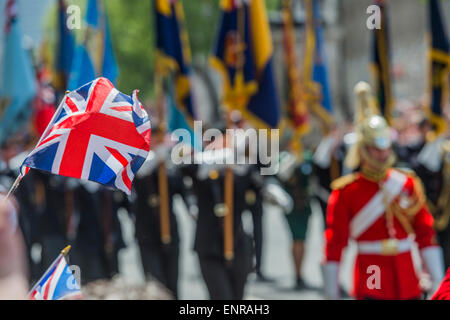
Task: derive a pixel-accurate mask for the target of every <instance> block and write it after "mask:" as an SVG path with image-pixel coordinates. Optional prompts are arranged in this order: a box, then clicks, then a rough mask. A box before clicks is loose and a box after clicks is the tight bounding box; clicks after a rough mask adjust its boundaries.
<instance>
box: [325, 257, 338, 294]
mask: <svg viewBox="0 0 450 320" xmlns="http://www.w3.org/2000/svg"><path fill="white" fill-rule="evenodd" d="M322 273H323V282H324V294H325V298H326V299H330V300H337V299H339V283H338V280H339V262H327V263H326V264H324V265H323V266H322Z"/></svg>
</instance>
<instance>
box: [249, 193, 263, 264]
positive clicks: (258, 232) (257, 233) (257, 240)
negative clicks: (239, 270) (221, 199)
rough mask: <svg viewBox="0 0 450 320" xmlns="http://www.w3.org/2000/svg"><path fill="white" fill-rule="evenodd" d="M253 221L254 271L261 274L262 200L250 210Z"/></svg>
mask: <svg viewBox="0 0 450 320" xmlns="http://www.w3.org/2000/svg"><path fill="white" fill-rule="evenodd" d="M250 212H251V213H252V221H253V241H254V249H255V258H256V265H255V271H256V272H257V273H261V260H262V247H263V208H262V199H261V201H258V202H257V203H255V205H254V206H253V207H252V208H251V211H250Z"/></svg>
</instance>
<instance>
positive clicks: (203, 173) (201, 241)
mask: <svg viewBox="0 0 450 320" xmlns="http://www.w3.org/2000/svg"><path fill="white" fill-rule="evenodd" d="M215 142H219V144H220V143H226V141H225V139H223V141H215ZM221 148H222V147H221V146H220V147H219V149H221ZM222 150H224V149H222ZM210 151H213V150H210ZM219 153H220V152H219ZM212 154H213V152H212V153H209V154H207V153H205V152H204V153H203V157H208V156H210V155H212ZM212 157H214V155H212ZM182 170H183V173H184V174H185V175H188V176H190V177H191V178H192V181H193V185H192V188H193V192H194V193H195V194H196V197H197V199H198V218H197V228H196V234H195V242H194V250H195V251H196V252H197V254H198V258H199V262H200V271H201V273H202V276H203V279H204V281H205V283H206V287H207V288H208V292H209V297H210V299H212V300H241V299H243V297H244V289H245V285H246V282H247V277H248V274H249V273H250V271H251V270H252V267H253V263H252V259H253V252H252V251H253V245H252V240H251V238H250V236H249V235H247V234H246V233H245V231H244V228H243V226H242V219H241V214H242V212H243V211H244V210H245V208H246V207H247V204H246V202H245V191H246V190H248V189H249V188H250V185H251V184H252V182H253V181H252V179H251V170H250V166H247V165H236V166H233V167H232V170H233V172H232V174H233V185H232V188H233V190H232V197H233V203H232V206H233V210H232V217H233V218H232V220H233V224H232V233H233V243H232V250H233V257H232V258H231V259H230V257H225V254H224V245H225V238H226V234H225V232H224V223H225V219H226V218H227V217H226V204H225V203H226V199H225V196H224V194H225V180H226V179H225V175H226V170H229V169H226V168H225V167H224V166H223V165H208V164H200V165H197V164H192V165H185V166H183V167H182Z"/></svg>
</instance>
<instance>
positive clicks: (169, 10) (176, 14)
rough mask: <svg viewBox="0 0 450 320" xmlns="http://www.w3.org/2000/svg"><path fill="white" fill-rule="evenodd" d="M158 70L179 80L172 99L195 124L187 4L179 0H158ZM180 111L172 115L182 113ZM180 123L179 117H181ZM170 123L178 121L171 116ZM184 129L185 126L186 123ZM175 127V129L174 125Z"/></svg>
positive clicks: (161, 73)
mask: <svg viewBox="0 0 450 320" xmlns="http://www.w3.org/2000/svg"><path fill="white" fill-rule="evenodd" d="M155 14H156V47H157V54H156V70H155V72H156V73H157V76H166V75H173V80H174V82H175V86H174V90H173V94H174V96H173V97H171V99H174V102H175V106H176V107H177V108H178V110H179V112H181V114H182V115H183V116H184V117H185V118H186V122H187V123H188V124H189V126H190V127H193V120H194V119H195V118H196V117H195V110H194V106H193V103H192V96H191V84H190V80H189V72H190V63H191V51H190V48H189V39H188V36H187V32H186V29H185V26H184V12H183V5H182V3H181V1H179V0H156V1H155ZM179 112H172V113H170V115H176V116H180V113H179ZM176 121H178V123H179V119H177V120H176ZM169 122H171V123H172V124H173V123H174V121H173V120H171V119H169ZM183 128H184V126H183ZM172 129H173V128H172Z"/></svg>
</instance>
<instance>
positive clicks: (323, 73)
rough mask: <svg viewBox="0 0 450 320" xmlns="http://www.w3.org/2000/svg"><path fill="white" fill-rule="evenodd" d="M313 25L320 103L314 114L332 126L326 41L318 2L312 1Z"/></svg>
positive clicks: (315, 74) (315, 77)
mask: <svg viewBox="0 0 450 320" xmlns="http://www.w3.org/2000/svg"><path fill="white" fill-rule="evenodd" d="M312 11H313V17H312V20H313V24H314V36H315V41H314V42H315V50H314V66H313V81H314V82H315V83H316V84H318V85H319V90H320V94H319V101H318V103H316V104H314V112H315V113H316V114H317V115H318V116H319V118H320V119H321V120H322V121H323V122H324V123H325V124H326V126H327V127H329V126H330V124H331V123H332V122H334V119H333V102H332V98H331V92H330V86H329V82H328V71H327V56H326V51H325V39H324V35H323V28H322V17H321V14H320V6H319V1H318V0H312Z"/></svg>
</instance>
